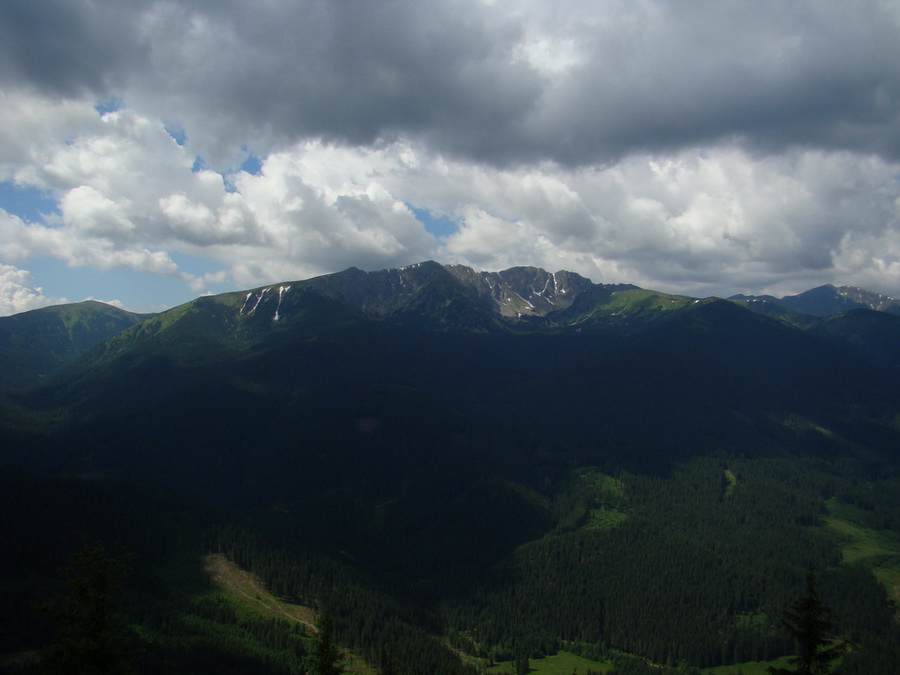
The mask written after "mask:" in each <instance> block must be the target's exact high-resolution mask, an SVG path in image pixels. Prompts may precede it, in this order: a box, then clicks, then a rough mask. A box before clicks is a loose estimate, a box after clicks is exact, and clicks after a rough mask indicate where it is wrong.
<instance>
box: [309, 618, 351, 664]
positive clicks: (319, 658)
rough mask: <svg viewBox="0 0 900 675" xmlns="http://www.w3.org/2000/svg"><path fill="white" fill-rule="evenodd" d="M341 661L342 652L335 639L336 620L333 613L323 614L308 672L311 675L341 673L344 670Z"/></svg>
mask: <svg viewBox="0 0 900 675" xmlns="http://www.w3.org/2000/svg"><path fill="white" fill-rule="evenodd" d="M340 662H341V652H340V650H339V649H338V646H337V644H336V643H335V641H334V622H333V621H332V619H331V615H329V614H327V613H325V614H322V617H321V619H320V621H319V633H318V635H317V636H316V641H315V644H314V645H313V649H312V653H311V654H310V656H309V661H308V667H307V672H308V673H309V675H340V674H341V673H342V672H343V669H342V668H341V666H340Z"/></svg>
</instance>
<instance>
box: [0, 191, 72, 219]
mask: <svg viewBox="0 0 900 675" xmlns="http://www.w3.org/2000/svg"><path fill="white" fill-rule="evenodd" d="M0 209H3V210H4V211H6V212H7V213H11V214H12V215H14V216H19V218H21V219H22V220H25V221H27V222H29V223H37V222H40V221H41V220H43V215H42V214H50V213H59V209H58V208H57V206H56V201H55V200H54V199H53V198H52V197H51V196H50V193H49V192H48V191H46V190H39V189H38V188H34V187H27V186H22V185H16V184H15V183H13V182H12V181H3V182H0Z"/></svg>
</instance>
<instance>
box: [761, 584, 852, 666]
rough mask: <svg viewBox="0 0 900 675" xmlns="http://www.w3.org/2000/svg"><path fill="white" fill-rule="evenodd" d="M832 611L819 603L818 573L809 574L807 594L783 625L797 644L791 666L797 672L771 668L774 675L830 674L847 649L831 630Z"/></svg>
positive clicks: (796, 603)
mask: <svg viewBox="0 0 900 675" xmlns="http://www.w3.org/2000/svg"><path fill="white" fill-rule="evenodd" d="M830 615H831V610H830V609H829V608H828V607H825V606H824V605H823V604H822V602H821V601H820V600H819V593H818V589H817V588H816V573H815V570H812V569H810V570H809V571H808V572H807V574H806V593H805V594H804V595H803V596H802V597H800V598H799V599H798V600H796V601H795V602H794V603H793V604H792V605H791V606H790V607H789V608H788V609H787V610H785V612H784V617H783V619H782V624H783V625H784V627H785V629H786V630H787V631H788V633H790V634H791V636H793V638H794V640H795V641H796V643H797V656H794V657H792V658H791V659H790V660H791V663H793V664H795V665H796V668H795V669H787V668H775V667H770V668H769V672H770V673H772V674H773V675H788V674H793V673H797V674H798V675H828V673H830V672H831V663H832V662H833V661H835V660H837V659H838V658H839V657H840V656H841V654H843V652H844V650H845V649H846V647H847V644H846V642H844V641H836V640H835V637H834V636H833V635H832V633H831V631H832V630H834V624H832V622H831V620H830V618H829V617H830Z"/></svg>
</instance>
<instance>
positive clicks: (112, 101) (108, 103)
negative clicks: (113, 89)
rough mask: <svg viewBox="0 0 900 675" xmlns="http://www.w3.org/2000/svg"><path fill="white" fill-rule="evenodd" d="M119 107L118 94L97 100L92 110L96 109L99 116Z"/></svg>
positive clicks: (120, 101)
mask: <svg viewBox="0 0 900 675" xmlns="http://www.w3.org/2000/svg"><path fill="white" fill-rule="evenodd" d="M121 107H122V98H121V97H120V96H110V97H109V98H108V99H105V100H103V101H97V102H96V103H95V104H94V110H96V111H97V112H98V113H99V114H100V116H101V117H102V116H103V115H105V114H106V113H111V112H115V111H116V110H119V109H121Z"/></svg>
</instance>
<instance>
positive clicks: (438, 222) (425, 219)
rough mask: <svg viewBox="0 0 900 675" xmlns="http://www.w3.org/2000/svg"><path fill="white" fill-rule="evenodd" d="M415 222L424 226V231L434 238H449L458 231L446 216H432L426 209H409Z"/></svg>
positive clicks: (456, 226) (413, 207) (411, 207)
mask: <svg viewBox="0 0 900 675" xmlns="http://www.w3.org/2000/svg"><path fill="white" fill-rule="evenodd" d="M409 208H410V209H411V210H412V212H413V215H415V217H416V220H418V221H419V222H420V223H422V225H424V226H425V230H426V231H427V232H430V233H431V234H433V235H434V236H435V237H449V236H450V235H451V234H453V233H454V232H456V231H457V230H458V229H459V226H458V225H457V224H456V222H455V221H453V220H450V218H447V217H446V216H441V215H434V214H433V213H432V212H431V211H429V210H428V209H417V208H416V207H415V206H410V207H409Z"/></svg>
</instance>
